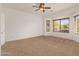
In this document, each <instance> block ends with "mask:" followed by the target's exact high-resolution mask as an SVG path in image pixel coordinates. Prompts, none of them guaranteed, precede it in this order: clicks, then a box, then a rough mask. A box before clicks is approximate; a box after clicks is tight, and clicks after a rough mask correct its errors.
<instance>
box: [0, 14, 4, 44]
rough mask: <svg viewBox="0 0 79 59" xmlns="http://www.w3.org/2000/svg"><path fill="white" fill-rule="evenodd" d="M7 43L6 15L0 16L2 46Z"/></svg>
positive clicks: (0, 41) (0, 42) (0, 40)
mask: <svg viewBox="0 0 79 59" xmlns="http://www.w3.org/2000/svg"><path fill="white" fill-rule="evenodd" d="M4 43H5V19H4V14H0V44H1V45H3V44H4Z"/></svg>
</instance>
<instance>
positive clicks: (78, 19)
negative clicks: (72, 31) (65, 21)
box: [75, 15, 79, 33]
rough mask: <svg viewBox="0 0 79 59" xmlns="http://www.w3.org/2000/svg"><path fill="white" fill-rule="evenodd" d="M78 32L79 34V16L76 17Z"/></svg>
mask: <svg viewBox="0 0 79 59" xmlns="http://www.w3.org/2000/svg"><path fill="white" fill-rule="evenodd" d="M75 24H76V26H75V27H76V32H77V33H79V15H77V16H75Z"/></svg>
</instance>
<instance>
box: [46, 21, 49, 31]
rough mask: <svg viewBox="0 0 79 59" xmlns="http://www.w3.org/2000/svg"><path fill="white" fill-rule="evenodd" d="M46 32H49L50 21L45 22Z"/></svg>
mask: <svg viewBox="0 0 79 59" xmlns="http://www.w3.org/2000/svg"><path fill="white" fill-rule="evenodd" d="M46 32H50V20H46Z"/></svg>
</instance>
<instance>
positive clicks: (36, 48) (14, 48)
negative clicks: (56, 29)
mask: <svg viewBox="0 0 79 59" xmlns="http://www.w3.org/2000/svg"><path fill="white" fill-rule="evenodd" d="M1 53H2V55H3V56H4V55H6V56H79V43H77V42H74V41H72V40H68V39H61V38H56V37H51V36H39V37H34V38H29V39H23V40H17V41H12V42H7V43H6V44H5V45H3V46H2V51H1Z"/></svg>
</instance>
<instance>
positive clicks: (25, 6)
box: [2, 3, 79, 13]
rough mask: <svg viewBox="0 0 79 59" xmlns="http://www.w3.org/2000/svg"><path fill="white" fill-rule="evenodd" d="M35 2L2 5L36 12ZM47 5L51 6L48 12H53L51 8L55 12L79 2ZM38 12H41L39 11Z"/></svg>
mask: <svg viewBox="0 0 79 59" xmlns="http://www.w3.org/2000/svg"><path fill="white" fill-rule="evenodd" d="M34 4H35V3H6V4H2V5H3V6H5V7H8V8H13V9H17V10H21V11H26V12H35V11H34V10H35V9H36V8H33V7H32V6H33V5H34ZM36 4H37V3H36ZM37 5H38V4H37ZM45 5H46V6H49V7H51V9H50V10H47V11H46V12H47V13H52V11H51V10H53V12H58V11H61V10H65V9H67V8H71V7H74V6H76V5H79V4H78V3H46V4H45ZM36 13H39V11H37V12H36Z"/></svg>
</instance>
